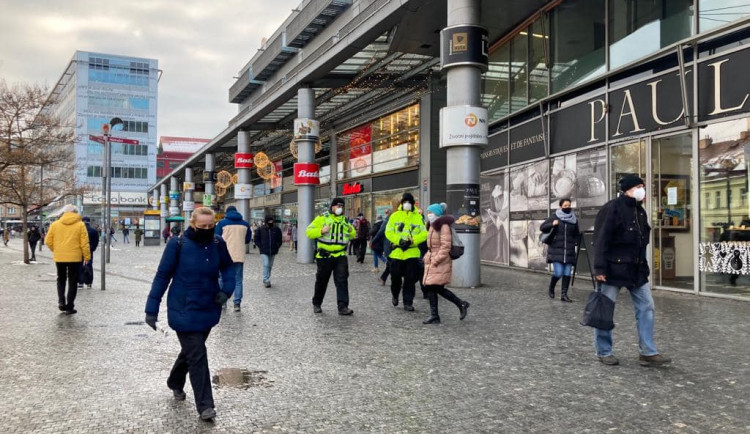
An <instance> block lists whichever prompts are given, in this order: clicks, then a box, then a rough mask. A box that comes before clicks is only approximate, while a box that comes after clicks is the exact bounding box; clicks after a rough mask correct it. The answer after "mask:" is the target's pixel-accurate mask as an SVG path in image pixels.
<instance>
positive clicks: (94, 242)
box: [78, 217, 99, 288]
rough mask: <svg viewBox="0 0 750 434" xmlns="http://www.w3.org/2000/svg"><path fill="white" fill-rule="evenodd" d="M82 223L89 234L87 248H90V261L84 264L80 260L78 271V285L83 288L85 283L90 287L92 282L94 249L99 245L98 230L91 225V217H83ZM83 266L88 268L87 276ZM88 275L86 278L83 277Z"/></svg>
mask: <svg viewBox="0 0 750 434" xmlns="http://www.w3.org/2000/svg"><path fill="white" fill-rule="evenodd" d="M83 224H85V225H86V232H88V234H89V249H90V250H91V261H89V262H88V263H87V264H86V265H83V262H81V269H80V271H79V272H78V287H79V288H83V284H84V283H85V284H86V286H87V287H89V288H91V284H93V283H94V260H93V259H94V250H96V248H97V247H98V246H99V231H97V230H96V229H94V228H92V227H91V219H90V218H89V217H84V218H83ZM83 267H86V269H88V271H89V272H88V273H85V274H88V276H84V272H83ZM85 277H88V278H85Z"/></svg>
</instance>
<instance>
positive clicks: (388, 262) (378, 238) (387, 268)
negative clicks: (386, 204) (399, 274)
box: [373, 209, 393, 286]
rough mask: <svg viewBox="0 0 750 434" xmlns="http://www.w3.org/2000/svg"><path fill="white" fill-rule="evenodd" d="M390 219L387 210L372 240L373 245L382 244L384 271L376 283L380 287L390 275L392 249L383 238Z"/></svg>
mask: <svg viewBox="0 0 750 434" xmlns="http://www.w3.org/2000/svg"><path fill="white" fill-rule="evenodd" d="M390 218H391V210H390V209H387V210H385V218H384V219H383V224H382V225H381V226H380V229H379V230H378V233H377V235H375V237H374V238H373V242H374V243H376V244H377V243H382V244H383V257H384V258H385V270H383V274H381V275H380V277H378V282H380V285H382V286H385V283H386V282H387V281H388V276H390V275H391V259H390V258H389V256H390V255H391V251H392V247H393V245H392V244H391V242H390V241H388V239H387V238H386V237H385V229H386V228H387V227H388V220H389V219H390Z"/></svg>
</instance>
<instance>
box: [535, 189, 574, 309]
mask: <svg viewBox="0 0 750 434" xmlns="http://www.w3.org/2000/svg"><path fill="white" fill-rule="evenodd" d="M559 205H560V208H558V210H557V211H555V214H554V215H553V216H551V217H550V218H548V219H547V220H546V221H545V222H544V223H542V225H541V226H539V230H540V231H542V232H544V233H549V232H550V231H554V233H553V234H552V235H551V237H552V242H551V243H550V244H549V247H547V263H548V264H552V269H553V271H554V273H553V274H552V278H551V279H550V282H549V291H548V292H549V298H555V285H556V284H557V281H558V280H560V278H562V288H561V294H560V300H561V301H564V302H567V303H571V302H572V301H573V300H571V299H570V298H569V297H568V287H569V286H570V278H571V274H572V270H573V266H575V263H576V249H577V247H578V242H579V239H580V234H581V231H580V229H579V228H578V219H577V218H576V215H575V213H574V212H573V208H572V207H571V202H570V199H560V202H559Z"/></svg>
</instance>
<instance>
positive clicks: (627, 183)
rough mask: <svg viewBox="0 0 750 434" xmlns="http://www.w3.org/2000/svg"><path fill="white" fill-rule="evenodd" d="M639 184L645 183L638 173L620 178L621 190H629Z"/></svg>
mask: <svg viewBox="0 0 750 434" xmlns="http://www.w3.org/2000/svg"><path fill="white" fill-rule="evenodd" d="M639 184H645V182H643V180H642V179H641V178H640V176H638V175H633V174H630V175H625V176H623V177H622V179H621V180H620V191H628V190H630V189H631V188H633V187H635V186H636V185H639Z"/></svg>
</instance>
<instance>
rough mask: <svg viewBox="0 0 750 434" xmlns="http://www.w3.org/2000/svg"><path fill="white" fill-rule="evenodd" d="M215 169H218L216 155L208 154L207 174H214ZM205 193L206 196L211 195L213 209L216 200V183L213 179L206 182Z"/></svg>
mask: <svg viewBox="0 0 750 434" xmlns="http://www.w3.org/2000/svg"><path fill="white" fill-rule="evenodd" d="M215 168H216V161H215V160H214V154H206V167H205V169H204V170H205V171H206V172H213V171H214V169H215ZM203 191H204V193H203V194H204V195H205V194H210V195H211V208H213V204H214V199H215V198H214V182H213V181H212V180H211V179H209V180H208V181H206V188H205V189H204V190H203Z"/></svg>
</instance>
